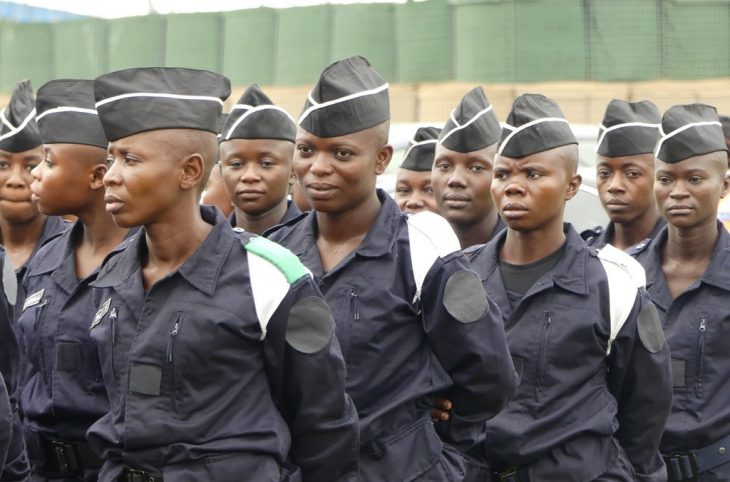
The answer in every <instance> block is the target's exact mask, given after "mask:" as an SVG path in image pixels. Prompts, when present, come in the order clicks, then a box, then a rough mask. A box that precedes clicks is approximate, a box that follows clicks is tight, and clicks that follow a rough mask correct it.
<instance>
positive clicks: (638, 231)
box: [610, 209, 659, 250]
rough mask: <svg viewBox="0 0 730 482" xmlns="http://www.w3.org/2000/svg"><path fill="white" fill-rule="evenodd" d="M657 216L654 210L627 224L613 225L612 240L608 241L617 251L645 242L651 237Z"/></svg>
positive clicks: (657, 219)
mask: <svg viewBox="0 0 730 482" xmlns="http://www.w3.org/2000/svg"><path fill="white" fill-rule="evenodd" d="M657 221H659V214H658V213H657V212H656V210H654V209H650V210H647V212H646V213H644V214H643V215H641V216H639V217H638V218H636V219H634V220H632V221H630V222H627V223H614V224H613V239H612V240H611V241H610V242H611V244H613V245H614V246H615V247H617V248H618V249H621V250H624V249H627V248H630V247H631V246H633V245H635V244H637V243H639V242H641V241H643V240H645V239H646V238H648V237H649V236H650V235H651V232H652V231H653V230H654V226H656V223H657Z"/></svg>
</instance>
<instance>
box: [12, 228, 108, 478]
mask: <svg viewBox="0 0 730 482" xmlns="http://www.w3.org/2000/svg"><path fill="white" fill-rule="evenodd" d="M81 236H83V225H82V224H81V222H80V221H77V222H76V223H75V224H74V226H73V228H72V229H69V230H66V231H65V232H63V233H62V234H61V235H59V236H57V237H55V238H53V239H51V240H50V241H48V242H47V243H46V244H45V245H44V246H43V247H42V248H41V249H40V250H39V251H38V253H37V254H36V256H35V257H34V258H33V259H32V260H31V261H30V263H29V265H28V269H27V272H26V274H25V278H24V280H23V285H24V286H23V290H24V292H25V293H27V296H26V298H25V302H24V306H21V307H19V311H20V315H19V318H18V321H17V323H18V330H19V336H20V339H21V345H22V346H23V348H24V352H25V357H26V359H27V360H28V363H29V370H28V373H27V374H26V377H27V379H26V380H25V381H24V384H23V391H22V395H21V407H22V408H23V413H24V415H25V422H24V425H25V432H26V442H27V444H28V454H29V456H30V459H31V464H32V465H33V466H34V472H36V471H39V470H40V468H39V467H40V466H43V465H44V454H43V450H42V447H41V444H40V440H39V437H41V436H42V437H44V438H45V439H47V440H62V441H65V442H85V441H86V431H87V430H88V428H89V426H91V424H92V423H93V422H95V421H96V420H98V419H99V418H101V416H102V415H104V414H105V413H106V412H108V411H109V402H108V399H107V395H106V390H105V389H104V382H103V380H102V378H101V366H100V365H99V356H98V354H97V352H96V347H95V346H94V345H93V343H92V342H91V338H90V337H89V320H90V319H91V317H92V316H93V314H94V313H95V312H96V306H94V302H93V300H92V296H91V294H92V290H91V288H90V286H89V284H90V283H91V282H92V281H94V280H95V279H96V276H97V274H98V270H95V271H94V272H93V273H91V274H90V275H89V276H87V277H86V278H84V279H79V278H78V277H77V275H76V256H75V246H76V244H77V243H78V242H79V240H80V237H81ZM49 475H51V474H49Z"/></svg>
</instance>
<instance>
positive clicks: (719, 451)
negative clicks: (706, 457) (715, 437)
mask: <svg viewBox="0 0 730 482" xmlns="http://www.w3.org/2000/svg"><path fill="white" fill-rule="evenodd" d="M725 452H727V450H725V447H720V448H719V449H718V450H717V453H719V454H720V455H725Z"/></svg>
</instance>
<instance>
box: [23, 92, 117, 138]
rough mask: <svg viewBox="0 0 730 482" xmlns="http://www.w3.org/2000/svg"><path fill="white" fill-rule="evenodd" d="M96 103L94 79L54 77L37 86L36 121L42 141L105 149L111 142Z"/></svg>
mask: <svg viewBox="0 0 730 482" xmlns="http://www.w3.org/2000/svg"><path fill="white" fill-rule="evenodd" d="M94 104H95V100H94V83H93V82H92V81H91V80H52V81H50V82H48V83H47V84H45V85H44V86H43V87H41V88H40V89H38V95H37V97H36V101H35V105H36V111H37V112H36V122H37V123H38V129H40V131H41V137H43V142H45V143H46V144H85V145H88V146H97V147H102V148H104V149H106V147H107V145H108V144H109V142H108V141H107V139H106V136H105V135H104V129H102V127H101V121H100V120H99V114H98V113H97V112H96V107H95V106H94Z"/></svg>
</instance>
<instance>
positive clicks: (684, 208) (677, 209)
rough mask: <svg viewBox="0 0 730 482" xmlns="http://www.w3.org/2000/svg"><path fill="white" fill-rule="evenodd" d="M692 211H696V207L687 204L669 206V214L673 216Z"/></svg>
mask: <svg viewBox="0 0 730 482" xmlns="http://www.w3.org/2000/svg"><path fill="white" fill-rule="evenodd" d="M692 211H694V208H692V206H688V205H686V204H673V205H671V206H669V208H667V214H670V215H672V216H684V215H686V214H689V213H691V212H692Z"/></svg>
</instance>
